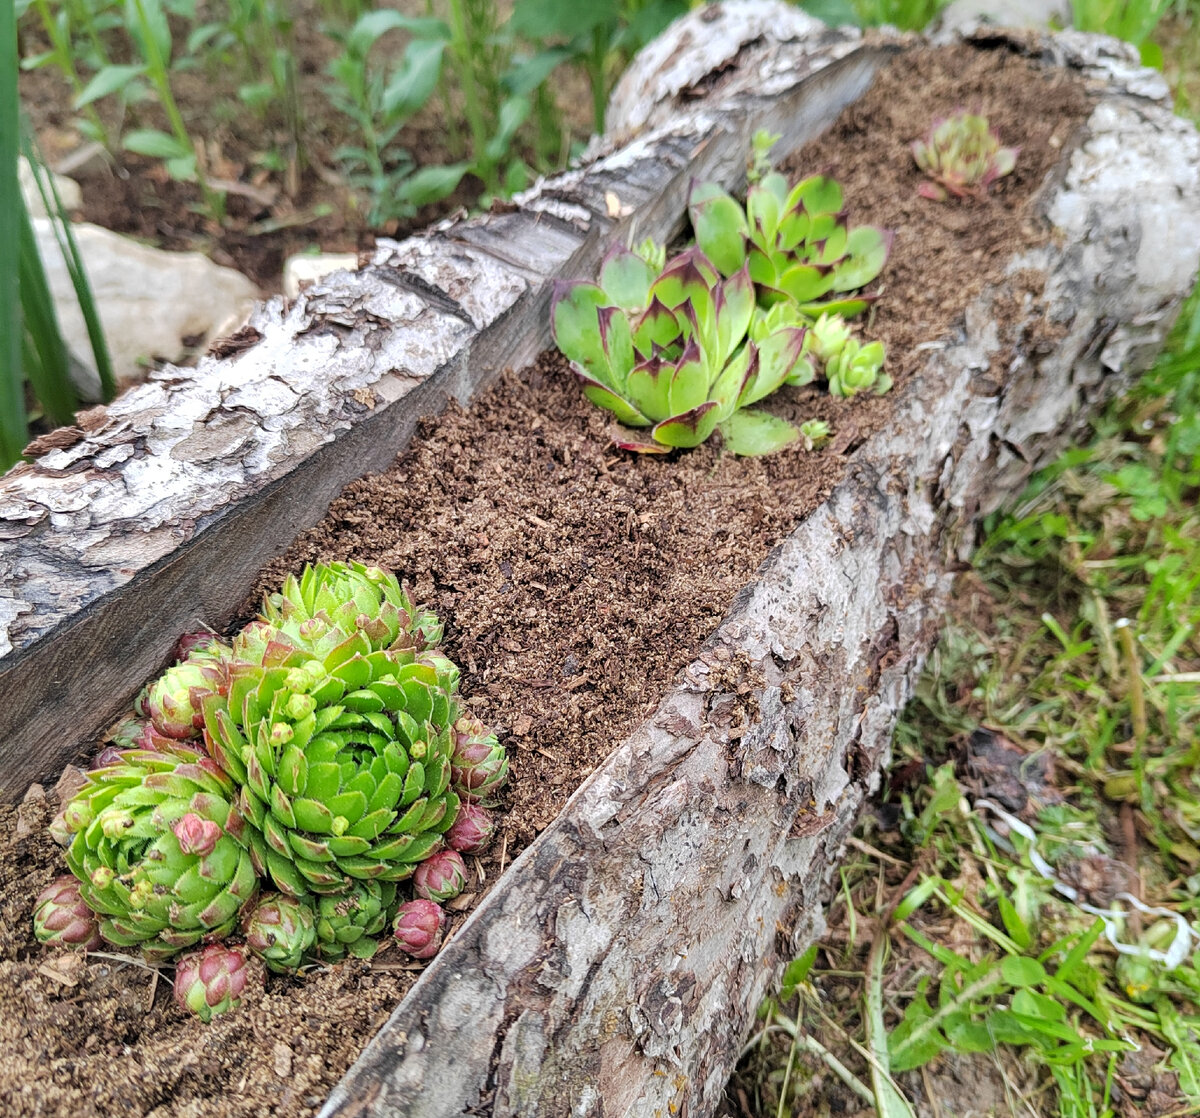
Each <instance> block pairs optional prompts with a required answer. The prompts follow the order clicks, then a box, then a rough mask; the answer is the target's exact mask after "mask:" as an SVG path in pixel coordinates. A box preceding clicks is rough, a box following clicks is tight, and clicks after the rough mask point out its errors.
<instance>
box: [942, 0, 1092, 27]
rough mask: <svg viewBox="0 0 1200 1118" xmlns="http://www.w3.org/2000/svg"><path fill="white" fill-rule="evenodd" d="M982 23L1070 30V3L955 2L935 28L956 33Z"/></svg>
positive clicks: (1014, 0) (1023, 0) (1049, 0)
mask: <svg viewBox="0 0 1200 1118" xmlns="http://www.w3.org/2000/svg"><path fill="white" fill-rule="evenodd" d="M981 23H987V24H991V25H992V26H994V27H1032V28H1034V29H1035V30H1038V31H1046V30H1049V29H1050V28H1051V27H1069V26H1070V24H1071V5H1070V2H1069V0H954V2H953V3H952V4H949V5H948V6H947V7H946V8H945V10H944V11H943V12H942V14H941V15H940V16H939V17H938V27H939V28H941V29H942V30H945V31H957V30H961V29H966V28H972V27H977V26H979V24H981Z"/></svg>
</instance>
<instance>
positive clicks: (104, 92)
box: [73, 65, 146, 109]
mask: <svg viewBox="0 0 1200 1118" xmlns="http://www.w3.org/2000/svg"><path fill="white" fill-rule="evenodd" d="M145 72H146V67H145V66H141V65H138V66H105V67H104V69H103V70H101V71H100V72H99V73H97V74H96V76H95V77H94V78H92V80H91V81H90V82H88V83H87V85H85V86H84V87H83V89H82V90H81V91H80V93H79V96H78V97H76V98H75V100H74V102H73V104H74V107H75V108H77V109H82V108H83V107H84V105H90V104H91V103H92V102H93V101H99V100H100V98H101V97H107V96H109V94H112V93H119V92H120V91H121V90H123V89H124V88H125V87H126V86H127V85H128V84H129V83H130V82H131V81H133V80H134V79H135V78H139V77H141V76H142V75H143V74H144V73H145Z"/></svg>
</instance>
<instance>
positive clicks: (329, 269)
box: [283, 252, 358, 299]
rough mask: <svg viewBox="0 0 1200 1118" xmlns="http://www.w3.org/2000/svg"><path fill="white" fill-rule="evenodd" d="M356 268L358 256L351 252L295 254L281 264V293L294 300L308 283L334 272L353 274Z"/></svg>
mask: <svg viewBox="0 0 1200 1118" xmlns="http://www.w3.org/2000/svg"><path fill="white" fill-rule="evenodd" d="M357 267H358V254H357V253H353V252H318V253H312V252H302V253H297V254H296V255H295V256H289V257H288V258H287V260H285V261H284V262H283V293H284V295H286V296H287V297H288V298H289V299H294V298H296V296H297V295H299V294H300V292H301V290H303V289H304V288H305V287H307V286H308V285H309V284H310V283H313V282H315V281H316V280H319V279H324V278H325V277H326V276H328V275H332V274H333V273H334V272H353V271H354V270H355V268H357Z"/></svg>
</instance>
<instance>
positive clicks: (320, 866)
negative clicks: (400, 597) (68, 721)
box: [205, 618, 459, 896]
mask: <svg viewBox="0 0 1200 1118" xmlns="http://www.w3.org/2000/svg"><path fill="white" fill-rule="evenodd" d="M300 627H301V628H302V629H304V630H305V631H306V633H307V634H308V638H306V639H307V644H308V647H300V646H298V645H297V643H295V641H293V640H292V638H290V637H289V636H288V635H287V634H286V633H284V632H282V631H275V632H274V634H273V635H272V631H271V630H270V627H269V626H265V625H261V624H260V625H259V626H258V627H257V628H253V627H252V629H250V630H248V631H247V634H246V639H245V640H244V641H243V640H242V639H241V638H240V637H239V640H238V641H235V644H234V652H233V658H232V660H231V663H230V667H229V676H230V685H229V692H228V695H227V696H225V697H222V696H212V697H210V699H209V701H208V702H207V703H206V707H205V714H206V732H205V740H206V742H207V744H208V747H209V750H210V752H211V753H212V755H213V757H214V758H215V759H216V760H217V762H218V763H219V764H220V765H221V766H222V767H224V768H225V770H226V771H227V772H228V773H229V774H230V775H231V776H232V778H233V779H234V780H235V781H236V782H237V783H238V784H239V785H241V793H240V800H239V802H240V804H241V807H242V810H243V813H244V814H245V815H246V817H247V818H248V819H249V820H250V821H251V822H252V823H253V824H254V828H255V833H254V834H253V836H252V841H253V847H254V853H255V860H256V865H257V867H258V869H259V872H260V873H262V874H264V876H267V875H269V876H270V878H271V879H272V880H273V881H274V882H275V885H276V887H277V888H279V889H280V890H281V891H283V892H284V893H287V894H289V895H291V896H303V895H305V894H306V893H309V892H313V893H323V894H336V893H344V892H346V891H347V890H348V889H349V888H350V886H351V885H352V884H353V883H354V882H355V881H359V880H361V881H372V880H378V881H393V882H394V881H400V880H402V879H404V878H407V877H409V876H410V875H411V874H412V872H413V869H414V868H415V866H416V865H417V863H418V862H420V861H421V859H423V858H425V857H427V856H428V855H429V854H430V853H432V852H433V851H434V850H435V849H437V848H438V847H439V846H440V845H441V836H442V832H443V831H445V830H446V829H447V828H448V827H449V826H450V825H451V824H452V823H453V822H454V817H455V814H456V813H457V811H458V803H459V801H458V796H457V795H456V794H455V793H454V791H453V790H452V789H451V788H450V754H451V751H452V750H453V747H454V739H453V735H452V732H451V727H452V726H453V724H454V721H455V719H456V717H457V714H458V711H457V704H456V703H455V702H454V700H453V698H452V696H451V695H450V694H449V693H447V691H446V690H445V688H443V687H442V686H441V685H440V683H439V678H438V672H437V670H436V669H435V668H434V667H432V666H430V665H428V664H422V663H417V662H415V659H414V653H413V652H412V651H403V650H391V651H378V650H376V651H372V649H371V643H372V642H371V640H370V639H369V637H368V636H367V634H366V632H365V631H364V628H365V627H364V626H357V627H356V628H355V630H354V631H353V633H351V634H350V635H348V636H347V635H345V634H344V633H343V632H342V631H341V630H339V629H336V628H332V629H331V628H329V627H328V625H327V624H326V623H325V622H324V620H323V619H320V618H314V619H309V620H306V621H304V622H301V623H300ZM335 641H336V642H337V643H334V642H335Z"/></svg>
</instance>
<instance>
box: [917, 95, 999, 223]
mask: <svg viewBox="0 0 1200 1118" xmlns="http://www.w3.org/2000/svg"><path fill="white" fill-rule="evenodd" d="M911 150H912V154H913V158H914V159H915V160H916V161H917V166H918V167H920V168H921V170H922V171H924V172H925V174H926V175H928V176H929V178H931V179H932V180H933V181H932V182H923V183H921V185H920V186H919V187H917V193H918V194H920V195H921V197H922V198H928V199H930V200H931V201H934V202H944V201H945V200H946V196H947V193H949V194H953V195H954V196H955V197H956V198H968V197H974V198H982V197H983V196H984V195H985V194H987V192H988V189H989V187H991V185H992V183H994V182H995V181H996V180H997V179H1001V178H1003V177H1004V176H1005V175H1009V174H1012V171H1013V168H1014V167H1016V165H1017V155H1018V154H1019V153H1020V151H1021V149H1020V148H1006V147H1001V146H1000V137H999V136H997V135H996V133H995V132H993V131H992V130H991V128H989V127H988V119H987V117H985V116H980V115H979V114H978V113H969V112H967V111H966V110H965V109H958V110H957V111H955V112H953V113H951V114H950V115H949V116H948V117H943V118H942V119H940V120H935V121H934V122H933V126H932V127H931V128H930V129H929V132H928V134H927V135H926V136H925V138H924V139H922V140H915V141H914V142H913V143H912V145H911Z"/></svg>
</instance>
